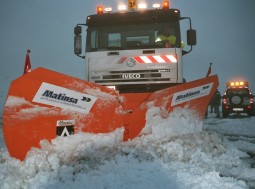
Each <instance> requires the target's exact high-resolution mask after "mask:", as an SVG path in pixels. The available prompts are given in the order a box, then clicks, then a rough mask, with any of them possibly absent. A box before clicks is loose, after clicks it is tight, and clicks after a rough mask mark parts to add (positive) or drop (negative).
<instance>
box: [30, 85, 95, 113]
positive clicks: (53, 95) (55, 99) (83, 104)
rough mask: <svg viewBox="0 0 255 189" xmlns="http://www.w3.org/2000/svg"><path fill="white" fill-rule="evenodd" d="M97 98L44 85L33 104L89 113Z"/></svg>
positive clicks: (55, 86)
mask: <svg viewBox="0 0 255 189" xmlns="http://www.w3.org/2000/svg"><path fill="white" fill-rule="evenodd" d="M96 100H97V98H96V97H94V96H91V95H88V94H84V93H80V92H76V91H73V90H70V89H67V88H64V87H60V86H57V85H52V84H49V83H44V82H43V83H42V85H41V86H40V88H39V90H38V91H37V93H36V95H35V96H34V98H33V102H38V103H42V104H47V105H51V106H56V107H60V108H64V109H71V110H74V111H78V112H82V113H86V114H87V113H89V111H90V109H91V108H92V106H93V105H94V103H95V102H96Z"/></svg>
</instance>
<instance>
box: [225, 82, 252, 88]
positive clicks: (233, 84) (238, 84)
mask: <svg viewBox="0 0 255 189" xmlns="http://www.w3.org/2000/svg"><path fill="white" fill-rule="evenodd" d="M226 86H227V87H248V82H247V81H231V82H227V83H226Z"/></svg>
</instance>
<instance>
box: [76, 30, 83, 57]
mask: <svg viewBox="0 0 255 189" xmlns="http://www.w3.org/2000/svg"><path fill="white" fill-rule="evenodd" d="M81 33H82V28H81V26H75V28H74V54H76V55H79V54H81V53H82V36H81Z"/></svg>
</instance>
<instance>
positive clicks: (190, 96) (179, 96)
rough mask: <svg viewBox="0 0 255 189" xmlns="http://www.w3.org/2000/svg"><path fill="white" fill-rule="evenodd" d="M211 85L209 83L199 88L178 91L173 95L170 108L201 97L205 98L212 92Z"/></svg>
mask: <svg viewBox="0 0 255 189" xmlns="http://www.w3.org/2000/svg"><path fill="white" fill-rule="evenodd" d="M212 86H213V83H209V84H206V85H202V86H199V87H195V88H191V89H187V90H184V91H180V92H178V93H175V94H174V96H173V99H172V103H171V106H175V105H178V104H181V103H184V102H188V101H190V100H194V99H197V98H200V97H203V96H207V95H209V94H210V92H211V90H212Z"/></svg>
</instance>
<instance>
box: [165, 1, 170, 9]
mask: <svg viewBox="0 0 255 189" xmlns="http://www.w3.org/2000/svg"><path fill="white" fill-rule="evenodd" d="M169 7H170V4H169V1H168V0H165V1H164V2H163V9H165V10H167V9H169Z"/></svg>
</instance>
